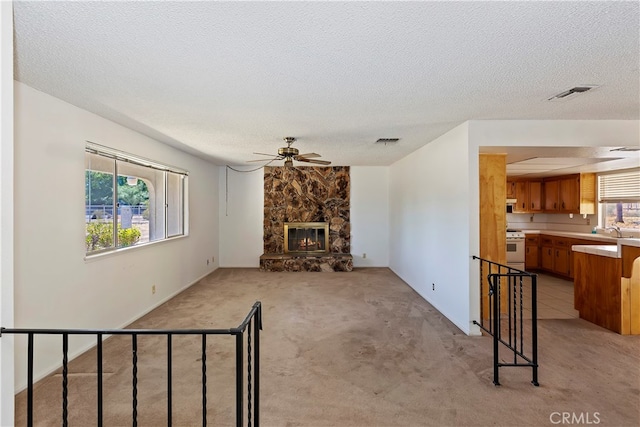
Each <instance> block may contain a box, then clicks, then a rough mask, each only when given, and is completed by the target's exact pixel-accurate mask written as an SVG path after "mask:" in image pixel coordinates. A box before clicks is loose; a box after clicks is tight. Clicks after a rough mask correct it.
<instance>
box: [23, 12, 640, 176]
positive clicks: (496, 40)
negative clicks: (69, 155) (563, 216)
mask: <svg viewBox="0 0 640 427" xmlns="http://www.w3.org/2000/svg"><path fill="white" fill-rule="evenodd" d="M14 22H15V76H16V79H17V80H19V81H21V82H23V83H25V84H27V85H29V86H32V87H34V88H36V89H39V90H41V91H43V92H46V93H49V94H51V95H53V96H56V97H58V98H61V99H63V100H65V101H68V102H70V103H72V104H74V105H77V106H79V107H82V108H84V109H87V110H89V111H92V112H94V113H96V114H98V115H100V116H103V117H105V118H108V119H111V120H113V121H115V122H118V123H121V124H123V125H125V126H127V127H130V128H132V129H135V130H138V131H140V132H142V133H144V134H147V135H149V136H151V137H153V138H155V139H158V140H160V141H163V142H166V143H168V144H171V145H174V146H176V147H179V148H181V149H183V150H186V151H190V152H192V153H195V154H197V155H199V156H201V157H204V158H207V159H209V160H212V161H214V162H215V163H217V164H234V165H238V164H245V162H246V161H247V160H253V159H259V158H260V156H256V155H253V154H252V153H253V152H263V153H264V152H267V153H271V152H273V153H275V152H276V151H277V148H278V147H281V146H283V145H284V144H283V141H282V138H283V137H285V136H295V137H297V138H298V141H297V142H296V143H295V147H297V148H298V149H299V150H300V151H301V152H303V153H306V152H316V153H320V154H321V155H322V159H326V160H330V161H332V162H333V164H334V165H389V164H391V163H393V162H394V161H396V160H399V159H400V158H402V157H404V156H406V155H407V154H409V153H411V152H412V151H414V150H416V149H417V148H419V147H421V146H423V145H424V144H426V143H428V142H430V141H432V140H433V139H435V138H436V137H438V136H440V135H442V134H443V133H445V132H447V131H448V130H450V129H452V128H453V127H455V126H456V125H458V124H460V123H462V122H464V121H466V120H471V119H638V117H639V116H640V107H639V104H640V103H639V78H640V77H639V69H638V68H639V53H638V50H639V48H638V43H639V31H638V28H639V24H640V21H639V3H638V2H609V1H605V2H584V1H576V2H406V3H405V2H181V1H180V2H93V1H92V2H15V3H14ZM581 84H596V85H601V87H599V88H597V89H596V90H593V91H590V92H587V93H585V94H583V95H580V96H578V97H575V98H574V99H571V100H568V101H564V102H548V101H546V100H547V99H548V98H549V97H551V96H553V95H555V94H557V93H559V92H562V91H564V90H567V89H569V88H571V87H573V86H576V85H581ZM389 137H398V138H401V139H400V142H398V143H397V144H388V145H384V144H374V143H375V141H376V140H377V139H378V138H389ZM100 142H101V143H103V144H106V145H108V143H109V141H100Z"/></svg>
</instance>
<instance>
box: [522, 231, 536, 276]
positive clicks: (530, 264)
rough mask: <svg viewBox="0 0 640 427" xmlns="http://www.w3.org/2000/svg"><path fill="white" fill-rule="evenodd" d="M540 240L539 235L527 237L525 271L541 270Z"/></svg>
mask: <svg viewBox="0 0 640 427" xmlns="http://www.w3.org/2000/svg"><path fill="white" fill-rule="evenodd" d="M539 242H540V238H539V236H538V235H537V234H533V235H532V234H530V235H526V236H525V243H524V245H525V246H524V249H525V258H524V268H525V270H527V271H528V270H537V269H539V268H540V244H539Z"/></svg>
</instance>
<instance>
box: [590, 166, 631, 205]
mask: <svg viewBox="0 0 640 427" xmlns="http://www.w3.org/2000/svg"><path fill="white" fill-rule="evenodd" d="M598 201H599V202H600V203H625V202H626V203H628V202H632V203H633V202H640V170H637V171H631V172H624V173H617V174H611V175H601V176H600V177H599V192H598Z"/></svg>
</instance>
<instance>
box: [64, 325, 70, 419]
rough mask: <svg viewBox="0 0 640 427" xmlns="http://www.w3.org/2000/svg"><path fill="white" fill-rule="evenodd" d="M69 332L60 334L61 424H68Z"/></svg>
mask: <svg viewBox="0 0 640 427" xmlns="http://www.w3.org/2000/svg"><path fill="white" fill-rule="evenodd" d="M68 354H69V334H62V425H63V426H65V427H66V426H68V425H69V420H68V415H69V413H68V411H67V405H68V401H67V393H68V388H67V386H68V380H69V377H68V375H69V355H68Z"/></svg>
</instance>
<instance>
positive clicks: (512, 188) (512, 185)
mask: <svg viewBox="0 0 640 427" xmlns="http://www.w3.org/2000/svg"><path fill="white" fill-rule="evenodd" d="M515 198H516V182H515V181H509V180H507V199H515Z"/></svg>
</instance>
